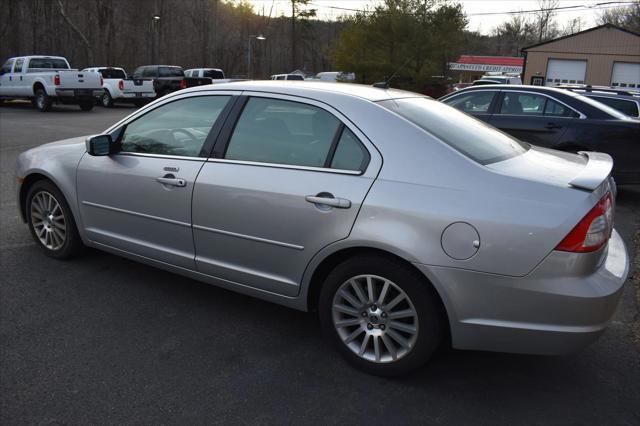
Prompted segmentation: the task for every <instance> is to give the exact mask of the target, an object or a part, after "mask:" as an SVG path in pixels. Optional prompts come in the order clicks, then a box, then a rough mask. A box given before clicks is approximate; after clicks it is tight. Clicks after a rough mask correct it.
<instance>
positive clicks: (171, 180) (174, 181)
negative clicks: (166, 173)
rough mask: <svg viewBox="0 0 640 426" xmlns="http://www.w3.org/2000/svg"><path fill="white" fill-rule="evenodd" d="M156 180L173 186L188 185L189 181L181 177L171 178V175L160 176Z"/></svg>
mask: <svg viewBox="0 0 640 426" xmlns="http://www.w3.org/2000/svg"><path fill="white" fill-rule="evenodd" d="M156 182H160V183H161V184H163V185H171V186H180V187H183V186H187V181H186V180H184V179H180V178H170V177H159V178H156Z"/></svg>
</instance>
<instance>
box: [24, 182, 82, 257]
mask: <svg viewBox="0 0 640 426" xmlns="http://www.w3.org/2000/svg"><path fill="white" fill-rule="evenodd" d="M25 207H26V209H25V211H26V215H27V223H28V224H29V230H30V231H31V236H32V237H33V239H34V240H35V242H36V244H38V246H39V247H40V248H41V249H42V250H43V251H44V253H45V254H46V255H48V256H51V257H54V258H57V259H66V258H69V257H71V256H73V255H75V254H77V253H78V252H79V251H80V249H81V248H82V241H81V239H80V236H79V235H78V229H77V228H76V223H75V220H74V219H73V215H72V213H71V209H70V208H69V205H68V204H67V201H66V200H65V199H64V196H63V195H62V193H61V192H60V190H59V189H58V188H56V187H55V185H53V184H52V183H51V182H49V181H45V180H41V181H38V182H36V183H34V184H33V186H32V187H31V189H30V190H29V193H28V194H27V200H26V206H25Z"/></svg>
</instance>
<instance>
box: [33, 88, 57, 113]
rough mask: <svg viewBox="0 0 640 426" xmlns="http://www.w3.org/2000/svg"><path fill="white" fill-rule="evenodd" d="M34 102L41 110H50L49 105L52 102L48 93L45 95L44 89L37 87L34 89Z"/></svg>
mask: <svg viewBox="0 0 640 426" xmlns="http://www.w3.org/2000/svg"><path fill="white" fill-rule="evenodd" d="M35 104H36V108H38V109H39V110H40V111H41V112H47V111H51V105H52V104H53V101H52V100H51V98H50V97H49V95H47V92H45V91H44V89H38V90H36V97H35Z"/></svg>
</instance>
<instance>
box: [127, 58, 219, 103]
mask: <svg viewBox="0 0 640 426" xmlns="http://www.w3.org/2000/svg"><path fill="white" fill-rule="evenodd" d="M132 77H133V78H134V79H139V78H147V79H148V78H152V79H153V88H154V89H155V91H156V93H157V96H158V97H159V98H160V97H162V96H164V95H166V94H168V93H171V92H175V91H176V90H180V89H186V88H187V87H193V86H202V85H205V84H211V82H212V80H211V78H206V77H185V76H184V70H183V69H182V67H179V66H175V65H143V66H140V67H138V68H136V70H135V71H134V72H133V76H132Z"/></svg>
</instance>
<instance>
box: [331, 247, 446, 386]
mask: <svg viewBox="0 0 640 426" xmlns="http://www.w3.org/2000/svg"><path fill="white" fill-rule="evenodd" d="M319 311H320V312H319V313H320V319H321V322H322V326H323V329H324V332H325V334H326V335H327V337H328V338H329V339H330V340H331V341H332V342H333V343H334V344H335V345H336V346H337V348H338V350H339V351H340V352H341V353H342V355H343V356H344V357H345V358H346V359H347V360H348V361H349V362H350V363H351V364H353V365H355V366H356V367H358V368H360V369H362V370H365V371H367V372H369V373H373V374H378V375H382V376H395V375H401V374H405V373H408V372H410V371H411V370H414V369H416V368H418V367H419V366H421V365H423V364H424V363H425V362H426V361H427V360H428V359H429V357H430V356H431V355H432V354H433V352H434V351H435V350H436V349H437V348H438V346H439V345H440V343H441V340H442V336H443V333H442V330H443V320H442V318H441V309H440V307H439V304H438V300H437V295H436V293H435V291H434V290H433V289H432V288H431V287H430V284H429V283H428V282H426V280H425V279H424V277H422V276H420V274H419V273H418V272H417V271H414V270H412V269H411V268H409V267H407V266H406V265H404V264H402V263H401V262H398V261H395V260H391V259H388V258H385V257H382V256H359V257H354V258H351V259H348V260H346V261H344V262H343V263H341V264H339V265H338V266H337V267H336V268H335V269H334V270H333V271H332V272H331V273H330V274H329V276H328V277H327V280H326V281H325V285H324V286H323V288H322V291H321V295H320V301H319Z"/></svg>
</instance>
